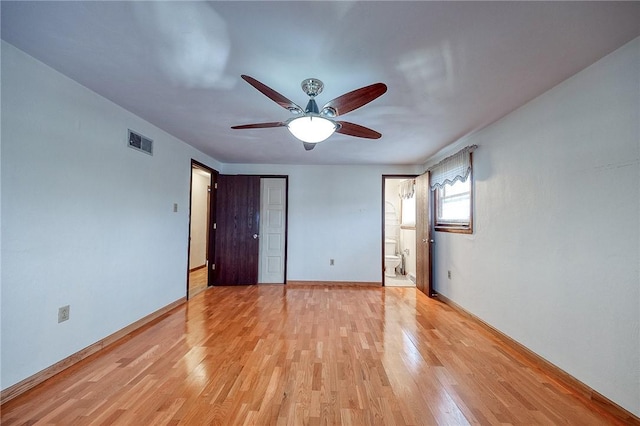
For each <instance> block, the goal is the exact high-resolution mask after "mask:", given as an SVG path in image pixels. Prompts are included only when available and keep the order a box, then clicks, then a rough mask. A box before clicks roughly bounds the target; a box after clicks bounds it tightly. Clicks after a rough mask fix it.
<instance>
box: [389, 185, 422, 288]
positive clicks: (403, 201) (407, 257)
mask: <svg viewBox="0 0 640 426" xmlns="http://www.w3.org/2000/svg"><path fill="white" fill-rule="evenodd" d="M415 178H416V175H383V176H382V194H383V202H382V220H383V226H382V252H383V253H382V265H383V266H382V285H384V286H386V287H415V286H416V195H415Z"/></svg>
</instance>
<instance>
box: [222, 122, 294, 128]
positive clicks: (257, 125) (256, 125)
mask: <svg viewBox="0 0 640 426" xmlns="http://www.w3.org/2000/svg"><path fill="white" fill-rule="evenodd" d="M285 126H286V124H285V123H283V122H282V121H272V122H269V123H254V124H242V125H240V126H231V128H232V129H265V128H267V127H285Z"/></svg>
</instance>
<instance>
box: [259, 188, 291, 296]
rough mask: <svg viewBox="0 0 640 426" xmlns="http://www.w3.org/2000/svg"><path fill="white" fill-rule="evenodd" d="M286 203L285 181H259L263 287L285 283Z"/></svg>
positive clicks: (261, 277) (260, 275)
mask: <svg viewBox="0 0 640 426" xmlns="http://www.w3.org/2000/svg"><path fill="white" fill-rule="evenodd" d="M286 203H287V194H286V179H284V178H262V179H260V260H259V267H258V268H259V269H258V282H259V283H262V284H266V283H280V284H283V283H284V265H285V238H286V233H285V230H286V226H287V224H286V220H287V217H286V216H287V215H286V212H287V206H286Z"/></svg>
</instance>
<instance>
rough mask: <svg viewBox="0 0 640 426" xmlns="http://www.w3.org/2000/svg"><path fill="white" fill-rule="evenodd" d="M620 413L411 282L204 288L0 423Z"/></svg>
mask: <svg viewBox="0 0 640 426" xmlns="http://www.w3.org/2000/svg"><path fill="white" fill-rule="evenodd" d="M14 424H59V425H82V424H95V425H108V424H122V425H161V424H170V425H176V424H195V425H204V424H224V425H227V424H256V425H268V424H282V425H287V424H289V425H305V424H309V425H318V424H345V425H367V424H380V425H418V424H420V425H440V424H446V425H466V424H514V425H515V424H519V425H532V424H542V425H556V424H568V425H606V424H622V423H619V422H617V421H616V419H615V418H613V417H608V416H607V414H606V412H604V410H601V409H600V408H599V407H598V406H597V405H596V404H595V403H592V402H589V401H587V400H586V399H584V398H582V399H581V398H580V396H579V395H578V393H577V392H574V391H573V390H572V389H569V388H566V387H563V386H562V385H560V384H559V383H558V382H556V381H554V380H553V379H552V378H551V377H550V376H548V375H547V374H545V372H543V371H540V370H539V369H538V368H537V367H536V366H535V365H530V364H528V363H527V361H526V360H525V359H524V358H523V357H520V356H518V355H517V354H516V353H514V352H513V351H512V350H511V348H510V347H509V346H508V345H505V344H504V343H502V342H501V341H500V340H499V339H497V338H496V337H495V336H494V335H492V334H491V333H489V332H488V331H486V330H485V329H484V328H482V327H481V326H480V325H478V324H477V323H475V322H473V321H472V320H470V319H468V318H466V317H464V316H461V315H460V314H458V313H457V312H456V311H454V310H452V309H451V308H449V307H448V306H447V305H445V304H443V303H441V302H438V301H436V300H431V299H428V298H427V297H426V296H424V295H423V294H422V293H420V292H419V291H417V290H416V289H414V288H383V287H364V286H333V287H327V286H320V285H317V286H302V285H300V286H290V285H287V286H283V285H278V286H275V285H266V286H265V285H260V286H250V287H212V288H209V289H208V290H206V291H204V292H202V293H200V294H198V295H197V296H195V297H194V298H193V299H191V300H190V301H189V302H187V303H186V304H184V305H181V306H180V307H178V308H176V309H175V310H174V311H172V312H171V313H169V314H167V315H166V316H165V317H163V318H162V319H161V320H159V321H157V322H155V323H153V324H151V325H148V326H145V327H144V328H143V329H142V330H140V331H138V332H135V333H133V334H132V335H131V336H128V337H127V338H125V339H123V340H122V341H121V342H119V343H117V344H115V345H113V346H112V347H110V348H108V349H107V350H105V351H103V352H102V353H100V354H98V355H94V356H93V357H90V358H88V359H86V360H84V361H82V362H80V363H78V364H76V365H75V366H73V367H71V368H70V369H68V370H66V371H64V372H63V373H61V374H59V375H58V376H55V377H54V378H52V379H50V380H49V381H47V382H45V383H43V384H42V385H40V386H39V387H37V388H35V389H33V390H31V391H29V392H27V393H25V394H23V395H22V396H20V397H18V398H16V399H14V400H12V401H9V402H8V403H6V404H5V405H4V406H3V407H2V425H14Z"/></svg>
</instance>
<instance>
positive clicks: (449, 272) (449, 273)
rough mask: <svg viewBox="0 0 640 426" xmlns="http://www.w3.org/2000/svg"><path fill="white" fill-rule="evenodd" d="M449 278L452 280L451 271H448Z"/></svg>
mask: <svg viewBox="0 0 640 426" xmlns="http://www.w3.org/2000/svg"><path fill="white" fill-rule="evenodd" d="M447 278H449V279H451V271H447Z"/></svg>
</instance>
